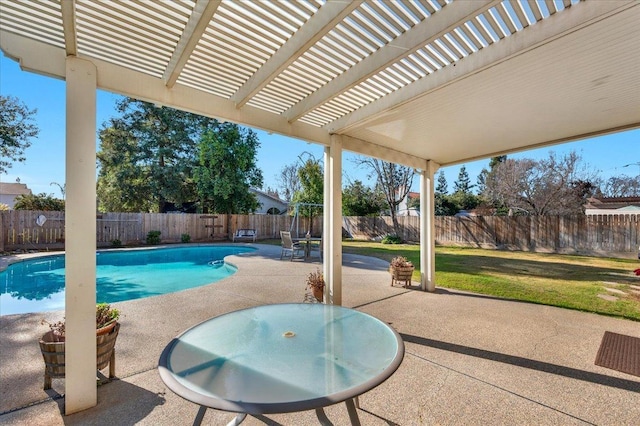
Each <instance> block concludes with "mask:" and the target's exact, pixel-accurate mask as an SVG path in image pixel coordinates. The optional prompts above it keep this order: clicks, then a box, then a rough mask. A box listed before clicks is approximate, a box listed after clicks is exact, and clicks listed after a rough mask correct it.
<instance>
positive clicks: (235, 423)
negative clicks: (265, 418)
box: [193, 405, 247, 426]
mask: <svg viewBox="0 0 640 426" xmlns="http://www.w3.org/2000/svg"><path fill="white" fill-rule="evenodd" d="M206 411H207V407H205V406H204V405H201V406H200V409H199V410H198V414H196V418H195V419H194V420H193V426H200V424H201V423H202V419H203V418H204V413H205V412H206ZM245 418H247V413H240V414H238V415H237V416H235V417H234V418H233V420H231V421H230V422H229V423H227V426H238V425H239V424H240V423H242V422H243V421H244V419H245Z"/></svg>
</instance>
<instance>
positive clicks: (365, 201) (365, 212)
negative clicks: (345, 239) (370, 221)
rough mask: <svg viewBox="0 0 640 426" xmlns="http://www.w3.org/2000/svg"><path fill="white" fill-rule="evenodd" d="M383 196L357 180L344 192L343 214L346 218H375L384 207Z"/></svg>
mask: <svg viewBox="0 0 640 426" xmlns="http://www.w3.org/2000/svg"><path fill="white" fill-rule="evenodd" d="M380 195H381V194H378V193H376V192H375V191H374V190H373V189H372V188H369V187H367V186H365V185H364V184H363V183H362V182H361V181H359V180H356V181H355V182H353V183H351V184H350V185H349V186H347V187H346V188H345V189H344V190H343V191H342V214H343V215H345V216H373V215H377V214H379V213H380V211H381V210H382V206H383V200H382V199H381V197H380Z"/></svg>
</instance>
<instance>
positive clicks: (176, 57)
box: [162, 0, 222, 88]
mask: <svg viewBox="0 0 640 426" xmlns="http://www.w3.org/2000/svg"><path fill="white" fill-rule="evenodd" d="M221 1H222V0H197V2H196V5H195V6H194V8H193V13H192V14H191V16H190V17H189V22H188V23H187V26H186V27H185V29H184V32H183V33H182V36H180V41H178V45H177V46H176V50H175V51H174V52H173V55H171V60H170V61H169V64H168V65H167V69H166V70H165V72H164V75H163V76H162V79H163V80H164V81H165V84H166V85H167V87H168V88H171V87H173V85H174V84H176V81H178V77H179V76H180V73H181V72H182V69H183V68H184V65H185V64H186V63H187V61H188V60H189V57H191V54H192V53H193V49H195V47H196V45H197V44H198V42H199V41H200V37H202V34H203V33H204V32H205V30H206V29H207V26H209V22H211V19H212V18H213V15H215V13H216V10H217V9H218V6H219V5H220V2H221Z"/></svg>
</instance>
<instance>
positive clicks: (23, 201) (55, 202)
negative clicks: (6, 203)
mask: <svg viewBox="0 0 640 426" xmlns="http://www.w3.org/2000/svg"><path fill="white" fill-rule="evenodd" d="M13 208H14V209H15V210H44V211H64V201H62V200H59V199H57V198H54V196H53V194H45V193H44V192H43V193H40V194H38V195H34V194H22V195H18V196H17V197H16V202H15V204H14V205H13Z"/></svg>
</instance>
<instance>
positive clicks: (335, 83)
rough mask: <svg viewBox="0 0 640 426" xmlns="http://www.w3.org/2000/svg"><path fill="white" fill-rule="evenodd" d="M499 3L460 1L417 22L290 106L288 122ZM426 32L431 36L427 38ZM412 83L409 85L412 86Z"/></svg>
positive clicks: (286, 113) (494, 1)
mask: <svg viewBox="0 0 640 426" xmlns="http://www.w3.org/2000/svg"><path fill="white" fill-rule="evenodd" d="M498 3H500V0H476V1H468V2H464V1H461V2H454V3H451V4H448V5H447V6H446V7H444V8H443V9H442V10H440V11H439V12H438V13H435V14H433V15H432V16H431V17H429V18H428V19H425V20H424V21H422V22H420V23H419V24H417V25H415V26H414V27H413V28H411V29H410V30H408V31H407V32H405V33H404V34H402V35H401V36H399V37H398V38H396V39H395V40H394V41H393V42H391V43H389V44H387V45H385V46H384V47H382V48H380V49H379V50H378V51H376V52H375V53H373V54H372V55H370V56H368V57H366V58H364V59H363V60H362V61H360V62H358V63H357V64H356V65H354V66H353V67H351V68H350V69H349V70H348V71H346V72H344V73H342V74H340V75H339V76H337V77H336V78H334V79H333V80H331V81H330V82H329V83H327V84H326V85H325V86H323V87H322V88H320V89H318V90H317V91H315V92H314V93H312V94H311V95H309V96H307V97H306V98H305V99H304V100H302V101H300V102H298V103H297V104H296V105H294V106H293V107H291V108H289V110H288V111H286V112H285V113H284V115H285V116H286V117H287V120H289V121H295V120H297V119H298V118H300V117H302V116H303V115H305V114H306V113H307V112H309V111H311V110H313V109H314V108H317V107H318V106H320V105H322V104H323V103H325V102H327V101H329V100H331V99H332V98H334V97H336V96H337V95H339V94H340V93H343V92H345V91H347V90H349V89H350V88H352V87H354V86H356V85H357V84H359V83H361V82H363V81H365V80H366V79H368V78H369V77H371V76H372V75H375V74H377V73H378V72H380V71H381V70H383V69H385V68H387V67H388V66H390V65H392V64H393V63H395V62H396V61H398V60H399V59H400V58H402V57H404V56H407V55H409V54H411V53H413V52H415V51H416V50H418V49H420V48H422V47H424V46H425V45H427V44H428V43H430V42H432V41H433V40H435V39H437V38H438V37H441V36H443V35H444V34H446V33H448V32H450V31H452V30H453V29H454V28H456V27H459V26H460V25H462V24H464V23H465V22H466V21H468V20H469V19H470V18H472V17H474V16H476V15H478V14H479V13H481V12H483V11H485V10H487V9H489V8H491V7H492V6H494V5H495V4H498ZM425 34H429V35H428V36H426V37H425ZM412 86H413V85H409V87H412Z"/></svg>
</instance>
